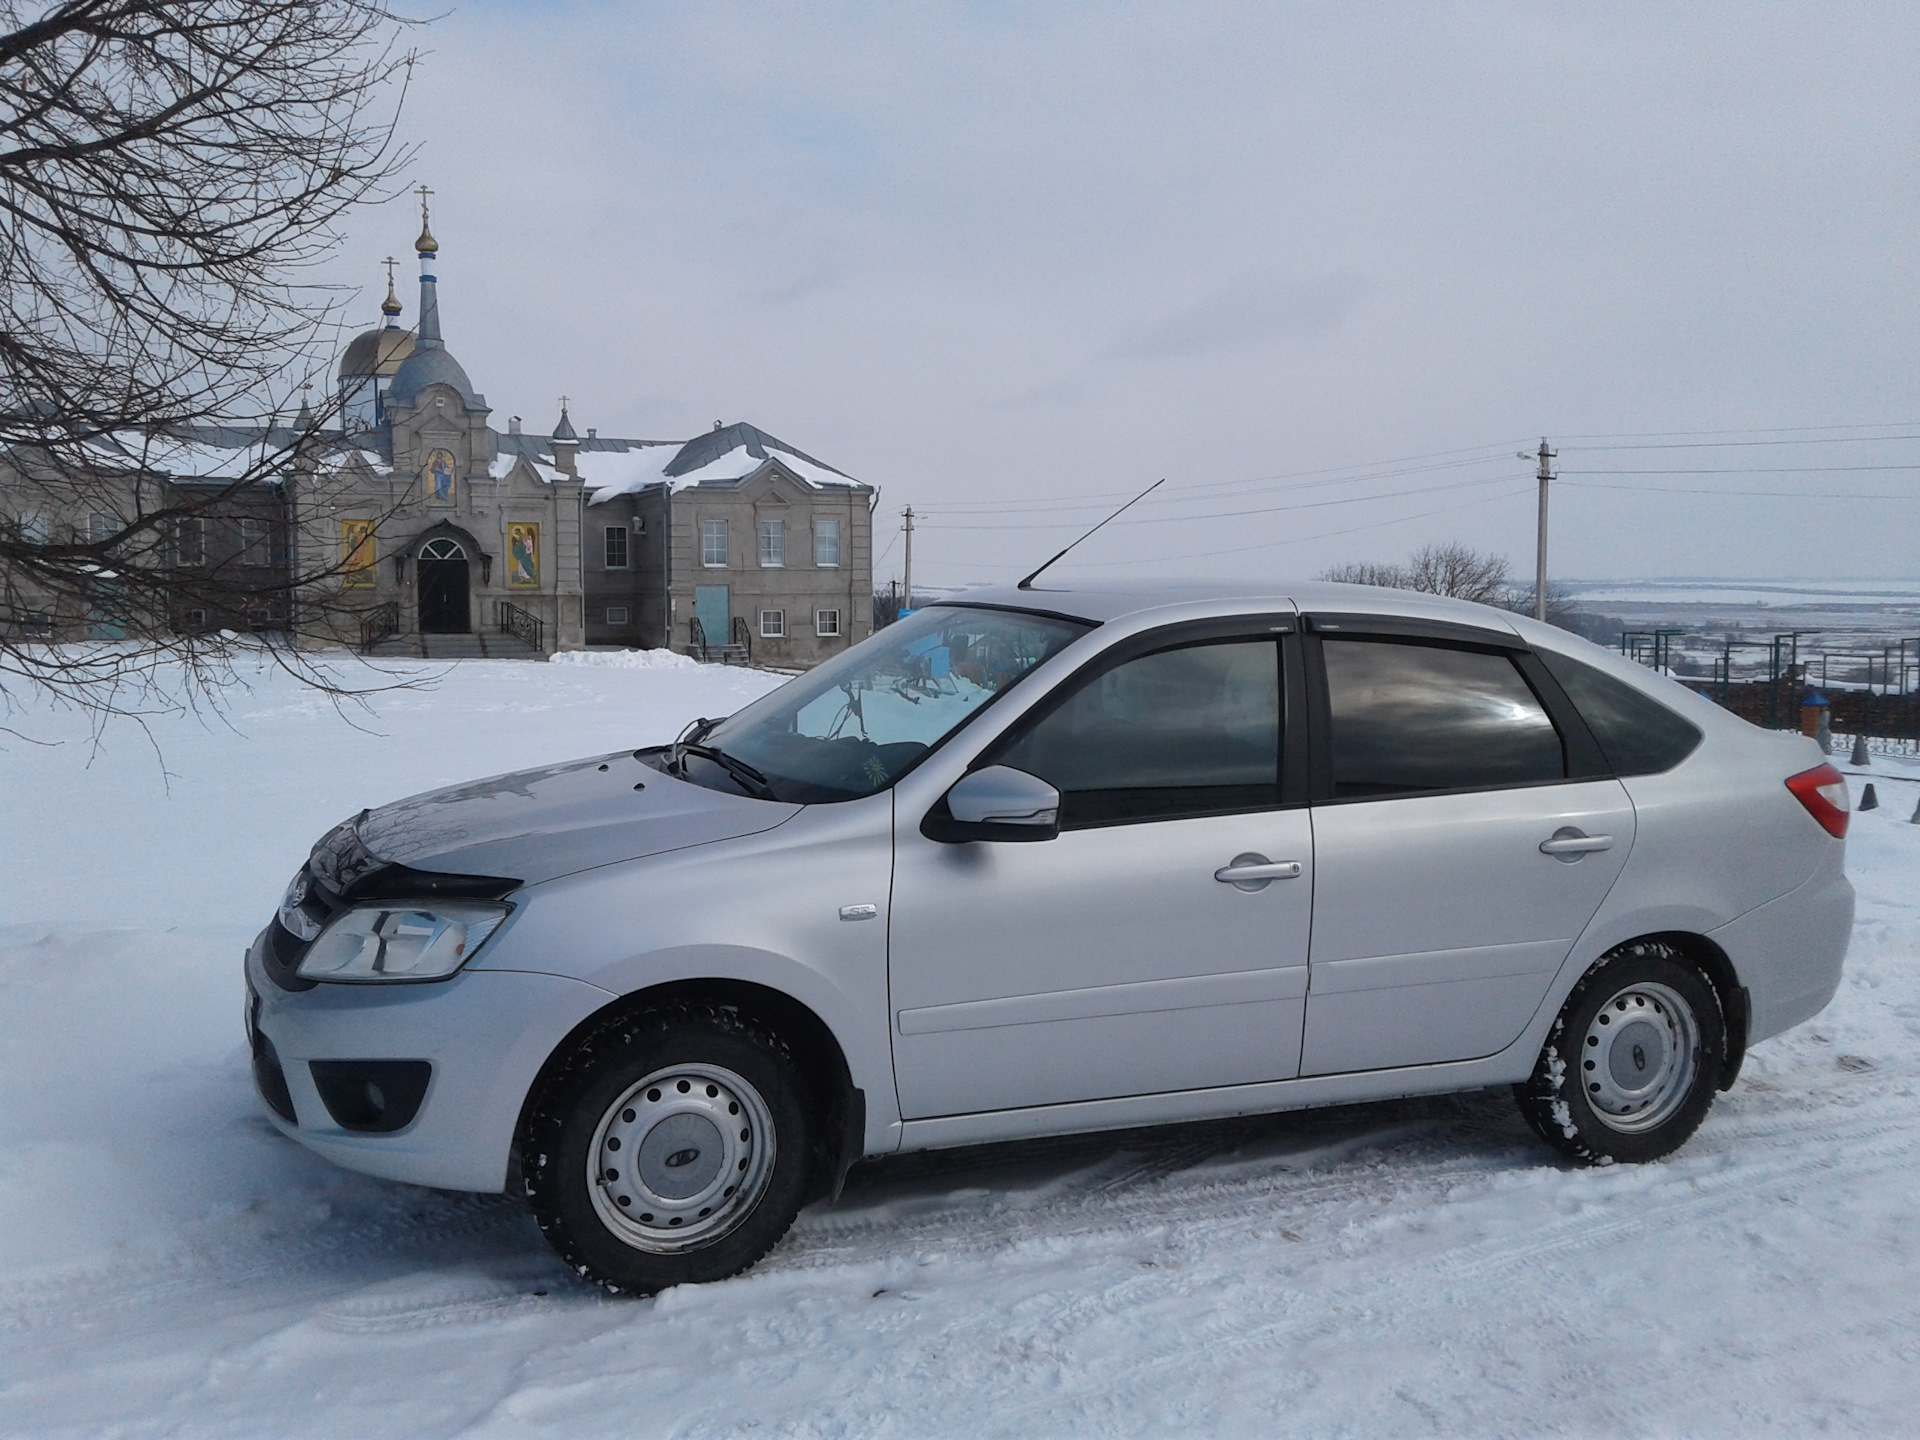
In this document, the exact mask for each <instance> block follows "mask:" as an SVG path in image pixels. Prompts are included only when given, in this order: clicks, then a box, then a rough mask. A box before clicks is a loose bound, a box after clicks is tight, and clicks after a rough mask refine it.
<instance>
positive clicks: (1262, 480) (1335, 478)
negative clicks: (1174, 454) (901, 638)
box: [916, 442, 1524, 515]
mask: <svg viewBox="0 0 1920 1440" xmlns="http://www.w3.org/2000/svg"><path fill="white" fill-rule="evenodd" d="M1506 443H1509V444H1512V443H1524V442H1506ZM1499 451H1500V447H1499V446H1491V445H1476V446H1473V447H1471V449H1470V450H1441V451H1436V452H1434V453H1433V454H1431V455H1408V456H1402V457H1400V458H1399V459H1396V460H1378V461H1372V462H1369V463H1367V464H1361V465H1335V466H1328V467H1326V468H1323V469H1318V470H1294V471H1282V472H1279V473H1276V474H1272V475H1254V476H1246V477H1242V478H1239V479H1234V480H1201V481H1189V482H1187V483H1185V484H1177V485H1175V486H1173V487H1172V492H1173V493H1169V494H1168V495H1167V496H1165V497H1164V498H1163V499H1161V500H1156V501H1154V502H1151V503H1154V504H1167V503H1172V502H1173V500H1174V498H1175V495H1176V494H1178V495H1193V494H1196V493H1198V492H1200V491H1205V490H1227V489H1234V488H1238V487H1243V486H1250V485H1269V484H1278V483H1280V482H1282V481H1288V480H1305V481H1307V483H1305V484H1302V485H1299V486H1297V487H1292V488H1298V489H1303V490H1304V489H1311V488H1316V487H1318V486H1321V485H1348V484H1358V483H1361V482H1363V481H1367V480H1382V479H1391V478H1393V477H1396V476H1400V475H1418V474H1424V473H1430V472H1432V471H1436V470H1457V469H1464V468H1466V467H1467V466H1470V465H1484V464H1493V463H1497V462H1501V461H1504V460H1505V458H1506V456H1505V454H1504V453H1496V452H1499ZM1452 456H1465V457H1466V458H1463V459H1452V458H1448V457H1452ZM1425 460H1433V461H1439V462H1441V463H1438V464H1432V465H1423V464H1414V463H1412V462H1414V461H1425ZM1386 465H1404V466H1406V467H1407V468H1405V469H1396V470H1382V469H1381V468H1380V467H1381V466H1386ZM1343 471H1360V472H1362V473H1360V474H1342V473H1339V472H1343ZM1315 476H1326V477H1329V478H1325V479H1313V478H1311V477H1315ZM1131 493H1132V492H1131V491H1126V490H1109V491H1102V492H1099V493H1097V494H1087V495H1080V496H1054V497H1050V498H1049V499H1048V500H1045V501H1040V502H1023V501H1021V500H1019V499H1017V498H1009V499H1007V500H978V501H969V500H959V501H954V502H952V503H950V504H946V505H940V506H938V507H936V508H935V509H934V510H922V511H917V512H916V513H917V514H921V515H932V514H936V513H942V514H944V513H959V512H961V511H999V510H1004V509H1006V507H1007V506H1008V505H1014V504H1019V505H1022V506H1023V508H1026V509H1038V508H1041V507H1042V506H1045V507H1047V508H1060V509H1076V508H1077V509H1089V510H1090V509H1093V508H1095V507H1096V505H1097V504H1099V503H1101V502H1111V501H1113V500H1116V499H1124V498H1126V496H1127V495H1129V494H1131Z"/></svg>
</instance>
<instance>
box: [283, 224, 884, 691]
mask: <svg viewBox="0 0 1920 1440" xmlns="http://www.w3.org/2000/svg"><path fill="white" fill-rule="evenodd" d="M415 250H416V252H417V253H418V255H419V259H420V312H419V323H418V328H417V330H416V331H415V332H413V333H411V334H409V333H408V332H407V331H406V330H404V329H402V328H400V325H399V313H400V308H401V307H400V304H399V301H398V299H397V298H396V296H395V295H394V292H393V287H392V284H391V280H390V281H389V284H388V290H387V299H386V301H385V303H384V304H383V305H382V306H381V310H382V313H383V316H384V320H385V323H384V325H383V326H382V327H381V328H379V329H377V330H369V331H367V332H366V333H364V334H362V335H360V336H358V337H357V338H355V340H354V341H353V342H352V344H351V345H349V346H348V348H347V350H346V353H345V354H344V355H343V356H342V358H341V362H340V372H339V376H338V385H339V396H338V399H339V404H340V407H341V412H342V432H343V437H342V438H343V444H342V445H341V446H340V448H339V450H338V452H337V453H336V455H335V457H334V458H333V459H332V461H331V463H328V464H326V465H324V466H322V467H320V469H318V470H317V471H315V472H314V473H313V474H312V476H311V478H310V479H307V480H304V481H303V480H301V479H298V478H296V480H295V483H294V492H295V504H296V509H297V510H299V511H300V523H298V524H297V526H296V528H297V529H298V531H299V533H300V534H301V536H302V537H303V538H305V539H306V540H307V541H308V542H309V543H310V542H311V538H312V537H314V536H315V535H317V534H321V533H325V532H324V527H321V526H317V525H315V524H314V523H313V522H314V521H315V520H317V519H320V518H322V517H321V516H320V515H319V514H316V513H313V512H318V511H324V512H325V516H324V518H325V519H326V520H327V521H328V522H330V523H331V525H332V526H333V527H336V530H335V538H334V539H333V543H335V544H337V545H338V547H339V554H340V565H339V570H340V573H339V578H338V583H339V585H340V587H341V589H342V590H343V591H357V592H360V594H361V596H362V598H364V599H365V600H366V601H368V602H370V603H368V604H367V605H364V606H355V607H351V608H352V609H353V610H354V611H356V612H358V613H360V614H361V615H362V616H363V619H362V625H363V631H364V633H363V634H362V635H361V636H360V637H358V639H359V640H360V642H361V643H362V644H363V645H364V646H365V647H367V648H378V649H382V650H386V651H393V650H417V652H418V653H423V654H453V653H462V648H463V647H462V644H461V642H458V641H454V640H452V639H451V637H454V636H471V637H473V639H472V641H471V642H469V643H470V644H471V648H472V650H474V651H479V652H482V653H491V654H500V653H514V651H516V650H517V649H519V648H521V647H525V648H527V649H532V650H544V651H551V650H554V649H575V648H579V647H581V646H585V645H594V646H624V647H633V646H641V647H647V648H655V647H661V646H666V647H670V648H672V649H674V650H678V651H682V652H687V653H692V654H694V655H696V656H697V657H699V658H703V659H720V658H725V659H732V660H737V661H751V662H753V663H756V664H768V665H773V666H777V667H783V668H785V667H792V668H802V667H806V666H811V665H814V664H818V663H819V662H820V661H821V660H824V659H826V658H828V657H829V656H831V655H833V654H836V653H838V652H839V651H840V650H842V649H844V648H846V646H848V645H849V644H852V643H853V642H854V641H856V640H859V639H861V638H863V637H864V636H866V635H867V634H868V633H870V631H871V628H872V621H873V616H872V602H873V539H872V537H873V528H872V516H873V509H874V506H875V504H876V503H877V501H878V498H879V492H878V490H877V489H876V488H875V487H873V486H871V485H867V484H863V483H861V482H860V481H857V480H855V479H853V478H852V477H851V476H848V475H846V474H845V473H843V472H841V471H839V470H836V469H834V468H833V467H832V466H830V465H828V464H826V463H825V462H823V461H820V460H816V459H814V458H813V457H812V456H810V455H807V454H806V453H804V452H802V451H800V450H797V449H795V448H794V447H792V446H790V445H787V444H786V443H784V442H782V441H780V440H777V439H775V438H774V437H773V436H771V435H768V434H766V433H765V432H764V431H761V430H759V429H757V428H756V427H754V426H752V425H748V424H734V425H720V424H716V425H715V427H714V429H713V430H711V431H709V432H707V433H705V434H702V435H698V436H695V437H694V438H693V439H692V440H689V441H686V442H684V443H682V442H664V441H654V440H639V439H622V438H617V437H610V436H601V435H600V434H599V433H598V432H597V430H594V429H589V430H588V431H587V432H586V434H585V435H584V436H582V435H581V434H580V433H579V432H578V431H577V430H576V428H575V426H574V424H573V420H572V418H571V416H570V415H569V414H568V411H567V408H566V402H565V401H564V400H562V402H561V408H560V415H559V419H558V421H557V423H556V424H555V425H554V427H553V430H552V432H551V433H550V434H546V435H540V434H535V433H531V432H528V431H526V430H525V429H524V428H523V426H522V422H521V420H520V417H518V416H514V417H512V418H510V419H509V420H508V422H507V424H506V426H505V428H504V429H498V428H496V427H495V426H494V425H493V424H492V423H491V416H492V413H493V412H492V410H491V408H490V407H489V406H488V404H487V402H486V397H485V396H483V395H481V394H480V393H479V392H478V391H476V390H475V389H474V388H473V384H472V382H471V381H470V380H469V379H468V378H467V373H466V371H465V369H464V368H462V366H461V365H460V363H459V361H458V360H456V359H455V358H454V356H453V354H452V352H451V351H450V350H449V349H448V348H447V345H446V341H445V338H444V336H443V335H442V333H441V320H440V303H439V293H438V291H439V283H438V276H437V269H438V263H439V245H438V243H437V242H436V241H435V240H434V238H433V235H432V233H431V230H430V227H429V225H428V224H427V221H426V213H425V208H424V204H423V207H422V225H421V231H420V238H419V240H418V241H417V242H416V244H415ZM303 488H304V489H306V490H307V491H309V492H310V493H311V494H312V497H313V498H312V500H311V501H309V502H308V503H306V504H305V505H304V506H302V502H301V491H302V489H303ZM338 638H340V639H342V640H349V641H351V640H353V639H354V638H356V637H352V636H347V635H342V636H339V637H338ZM516 642H517V643H516Z"/></svg>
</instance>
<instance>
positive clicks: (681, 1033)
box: [521, 1005, 812, 1295]
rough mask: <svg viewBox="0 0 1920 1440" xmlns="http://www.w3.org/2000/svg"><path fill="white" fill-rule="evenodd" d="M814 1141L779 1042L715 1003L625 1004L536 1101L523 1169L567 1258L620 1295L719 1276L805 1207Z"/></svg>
mask: <svg viewBox="0 0 1920 1440" xmlns="http://www.w3.org/2000/svg"><path fill="white" fill-rule="evenodd" d="M811 1152H812V1145H811V1135H810V1128H809V1123H808V1105H807V1103H806V1095H805V1091H804V1087H803V1085H802V1082H801V1077H800V1075H799V1073H798V1071H797V1069H796V1067H795V1066H794V1064H793V1061H792V1059H791V1057H790V1056H789V1054H788V1053H787V1050H786V1047H785V1046H784V1045H783V1044H782V1043H781V1042H780V1040H779V1038H778V1037H777V1036H775V1035H774V1034H773V1033H772V1032H771V1031H768V1030H766V1029H764V1028H763V1027H761V1026H760V1025H759V1024H757V1023H756V1022H754V1021H752V1020H750V1019H748V1018H746V1017H743V1016H741V1015H740V1014H739V1013H738V1012H736V1011H733V1010H731V1009H726V1008H723V1007H718V1006H703V1005H671V1006H664V1007H661V1008H658V1009H650V1010H645V1011H641V1012H638V1013H635V1014H629V1015H624V1016H620V1017H618V1018H616V1019H614V1020H612V1021H610V1022H608V1023H607V1024H604V1025H602V1026H600V1027H599V1028H598V1029H596V1030H595V1031H593V1032H592V1033H590V1034H589V1035H588V1036H587V1037H586V1038H585V1039H584V1040H582V1041H580V1042H579V1043H578V1044H577V1045H576V1046H575V1047H574V1049H573V1050H572V1052H571V1053H569V1054H568V1055H567V1056H566V1057H565V1059H564V1060H563V1062H562V1064H561V1065H560V1067H559V1068H558V1070H557V1071H556V1073H554V1074H553V1075H552V1077H551V1078H550V1079H549V1080H548V1081H547V1082H546V1084H545V1085H544V1086H543V1087H542V1089H541V1092H540V1094H539V1096H538V1097H537V1098H536V1100H535V1102H534V1104H533V1106H532V1107H531V1110H530V1114H529V1119H528V1123H527V1129H526V1133H525V1135H524V1137H523V1142H522V1159H521V1168H522V1171H523V1173H524V1174H525V1177H526V1184H527V1194H528V1197H529V1199H530V1201H531V1203H532V1206H533V1213H534V1218H535V1219H536V1220H537V1221H538V1222H539V1224H540V1228H541V1230H542V1231H543V1232H544V1233H545V1234H546V1236H547V1239H548V1241H549V1242H550V1243H551V1244H552V1245H553V1247H554V1249H556V1250H557V1251H558V1252H559V1253H560V1256H561V1258H562V1259H564V1260H565V1261H566V1263H567V1264H568V1265H570V1266H572V1267H573V1268H574V1269H575V1270H577V1271H578V1272H579V1273H581V1274H582V1275H585V1276H587V1277H588V1278H589V1279H592V1280H595V1281H597V1282H599V1283H600V1284H602V1285H605V1286H606V1287H607V1288H609V1289H611V1290H614V1291H616V1292H628V1293H635V1294H642V1295H646V1294H652V1293H653V1292H654V1291H657V1290H662V1289H665V1288H666V1287H668V1286H670V1285H681V1284H687V1283H693V1282H699V1281H706V1280H719V1279H724V1278H725V1277H727V1276H729V1275H734V1274H737V1273H739V1272H740V1271H741V1270H744V1269H746V1268H747V1267H748V1266H749V1265H752V1264H753V1263H754V1262H755V1261H757V1260H758V1259H760V1257H761V1256H763V1255H765V1254H766V1253H767V1251H769V1250H771V1249H772V1248H773V1246H774V1245H775V1244H776V1243H777V1242H778V1241H779V1239H780V1237H781V1236H782V1235H784V1234H785V1233H786V1231H787V1228H788V1226H790V1225H791V1224H792V1223H793V1218H794V1216H795V1215H796V1214H798V1213H799V1210H800V1204H801V1201H802V1199H803V1197H804V1194H805V1190H806V1181H807V1173H806V1171H807V1164H808V1157H809V1155H810V1154H811Z"/></svg>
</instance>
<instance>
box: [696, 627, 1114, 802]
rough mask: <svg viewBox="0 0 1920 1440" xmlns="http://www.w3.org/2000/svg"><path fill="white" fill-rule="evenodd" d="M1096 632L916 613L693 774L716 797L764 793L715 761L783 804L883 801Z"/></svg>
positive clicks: (796, 688)
mask: <svg viewBox="0 0 1920 1440" xmlns="http://www.w3.org/2000/svg"><path fill="white" fill-rule="evenodd" d="M1089 628H1091V627H1090V626H1088V625H1086V624H1084V623H1082V622H1080V621H1075V620H1064V619H1060V618H1057V617H1054V616H1049V615H1034V614H1028V613H1026V612H1024V611H1017V610H984V609H982V610H976V609H970V608H966V607H961V606H944V605H943V606H933V607H931V608H928V609H925V610H920V611H916V612H914V613H913V614H911V615H908V616H907V617H906V618H905V619H903V620H900V621H899V622H897V623H896V624H893V625H889V626H888V627H887V628H886V629H884V630H882V631H880V632H879V633H878V634H876V635H874V636H872V637H871V638H869V639H867V640H864V641H862V642H861V643H860V644H858V645H856V646H854V647H853V648H852V649H851V650H848V651H847V652H846V653H845V654H842V655H839V656H836V657H835V658H834V659H832V660H829V661H828V662H827V663H826V664H824V665H821V666H819V667H818V668H817V669H814V670H810V671H808V672H807V673H806V674H805V675H802V676H800V677H798V678H797V679H794V680H791V681H789V682H788V683H787V684H785V685H782V686H781V687H780V688H779V689H778V690H775V691H774V692H773V693H771V694H770V695H766V696H763V697H762V698H761V699H759V700H756V701H755V702H754V703H753V704H751V705H749V706H747V708H746V709H744V710H742V711H740V712H739V713H738V714H737V715H733V716H730V717H729V718H728V719H727V720H725V721H723V722H722V723H721V724H719V725H718V726H716V727H715V728H713V729H712V730H710V731H708V732H707V733H705V734H703V735H700V736H698V737H697V739H698V742H699V743H698V745H697V746H696V747H694V748H693V749H692V750H691V751H690V752H689V755H690V758H688V759H687V760H686V761H685V772H684V773H685V774H686V775H687V777H688V778H689V779H692V780H696V781H698V782H699V783H701V784H704V785H708V786H710V787H711V788H713V789H716V790H721V789H725V790H735V791H738V790H740V789H743V788H744V789H748V790H750V791H751V790H753V789H755V788H757V787H755V786H753V785H752V784H749V785H746V786H743V785H742V784H741V783H740V781H739V780H738V779H737V778H735V775H733V774H730V773H729V771H728V769H727V767H726V765H725V764H724V763H721V762H716V761H715V760H714V759H712V758H709V757H704V756H702V755H701V753H700V752H701V751H702V750H706V751H710V752H714V753H715V754H718V755H723V756H725V757H726V758H727V759H728V760H731V761H733V762H735V764H736V765H739V764H745V765H748V766H751V767H752V768H753V770H754V771H756V772H758V774H759V775H760V776H762V777H764V779H765V786H764V793H766V794H768V795H770V796H771V798H775V799H779V800H784V801H789V802H793V803H798V804H813V803H816V802H820V801H833V800H857V799H859V798H860V797H862V796H864V795H872V794H875V793H876V792H878V791H881V790H884V789H886V788H887V787H888V786H890V785H892V784H893V782H894V781H895V780H898V779H899V778H900V777H901V776H902V775H904V774H906V772H907V771H909V770H911V769H912V768H913V767H914V766H915V765H916V764H918V763H919V762H920V760H921V758H922V757H923V756H925V755H926V754H927V752H928V751H930V750H932V749H934V748H935V747H936V746H938V745H939V744H940V743H941V742H942V741H944V740H945V739H946V738H947V737H948V736H949V735H951V734H953V733H954V732H955V731H956V730H958V729H959V728H960V727H961V726H963V725H965V724H966V723H967V722H968V721H970V720H972V719H973V717H974V716H975V715H978V714H979V713H980V712H981V711H982V710H984V709H986V708H987V706H989V705H991V704H992V703H993V702H994V701H995V700H996V699H998V698H999V697H1000V696H1002V695H1004V694H1006V692H1007V691H1009V690H1011V689H1012V688H1013V687H1014V686H1015V685H1017V684H1019V683H1020V681H1021V679H1022V678H1024V677H1025V676H1026V674H1027V673H1028V672H1029V671H1031V670H1032V669H1033V668H1034V667H1035V666H1036V665H1038V664H1040V663H1041V662H1042V661H1043V660H1046V659H1047V658H1049V657H1050V656H1052V655H1055V654H1057V653H1058V652H1059V651H1060V650H1062V649H1063V648H1065V647H1066V646H1067V645H1068V644H1069V643H1071V642H1072V641H1073V640H1074V639H1076V638H1077V637H1079V636H1080V635H1083V634H1085V633H1086V631H1087V630H1088V629H1089Z"/></svg>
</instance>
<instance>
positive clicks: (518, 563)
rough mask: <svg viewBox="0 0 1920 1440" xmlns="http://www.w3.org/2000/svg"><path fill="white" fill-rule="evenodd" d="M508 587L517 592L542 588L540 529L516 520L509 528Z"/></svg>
mask: <svg viewBox="0 0 1920 1440" xmlns="http://www.w3.org/2000/svg"><path fill="white" fill-rule="evenodd" d="M507 585H508V587H509V588H511V589H515V590H538V589H539V588H540V527H539V526H538V525H534V524H531V523H529V522H526V521H519V520H516V521H514V522H512V523H511V524H509V525H508V526H507Z"/></svg>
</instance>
